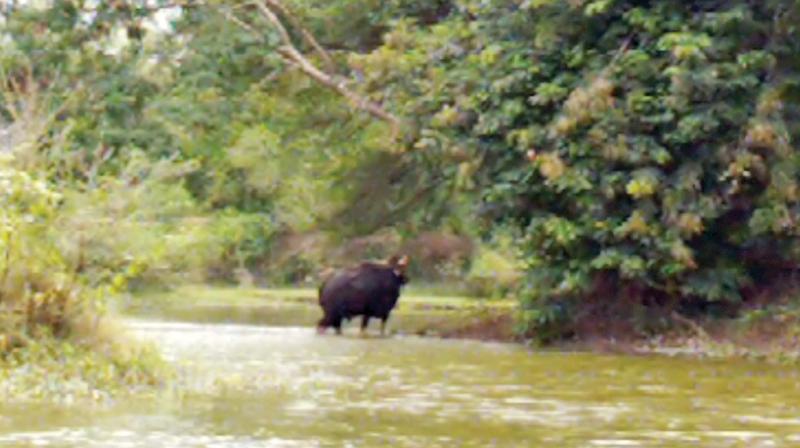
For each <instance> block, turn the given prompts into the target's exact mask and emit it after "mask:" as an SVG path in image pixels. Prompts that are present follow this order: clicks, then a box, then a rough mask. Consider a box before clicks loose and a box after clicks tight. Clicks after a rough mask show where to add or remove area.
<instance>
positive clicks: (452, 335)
mask: <svg viewBox="0 0 800 448" xmlns="http://www.w3.org/2000/svg"><path fill="white" fill-rule="evenodd" d="M316 301H317V297H316V290H315V289H312V288H242V287H235V286H215V285H184V286H179V287H176V288H175V289H173V290H170V291H163V290H161V291H142V292H138V293H135V294H131V295H129V296H127V297H126V298H123V299H122V300H119V301H117V302H119V303H120V307H121V310H120V312H121V313H122V314H123V315H131V317H139V316H141V317H147V316H162V317H166V318H175V319H178V320H184V321H192V320H195V319H198V320H199V321H207V322H213V321H228V322H239V323H250V324H258V325H278V326H280V325H300V326H303V325H313V322H315V320H316V319H317V318H318V315H319V313H320V310H319V307H318V305H317V302H316ZM515 311H516V303H515V302H514V301H512V300H508V299H480V298H471V297H463V296H440V295H431V294H425V293H424V292H420V291H413V290H412V291H409V292H407V293H405V294H404V295H403V296H401V299H400V301H399V302H398V306H397V308H396V309H395V311H394V312H393V313H392V317H391V319H390V324H389V328H390V331H392V332H394V333H397V334H409V335H416V336H423V337H436V338H444V339H468V340H477V341H484V342H506V343H517V344H521V345H527V346H531V347H533V346H535V347H539V348H542V349H546V350H548V351H551V350H556V351H567V352H591V353H598V354H617V355H630V356H648V355H649V356H666V357H690V358H695V359H747V360H755V361H763V362H769V363H785V364H800V343H798V338H797V337H796V336H794V334H793V333H794V331H795V330H797V327H791V326H790V327H787V328H786V329H785V330H784V331H782V332H775V331H772V333H771V334H769V335H768V336H767V335H763V334H756V333H757V328H755V326H753V327H752V328H750V327H745V328H744V329H743V328H741V327H742V322H741V319H728V320H716V321H711V322H695V321H690V320H688V319H682V321H679V322H678V323H679V324H681V325H679V326H676V328H674V329H673V330H671V331H670V332H668V333H664V334H659V335H655V336H650V337H637V336H632V337H629V338H625V339H615V338H613V337H604V336H596V335H595V336H589V337H583V338H573V339H570V340H565V341H558V342H554V343H552V344H548V345H544V346H542V345H538V344H535V343H533V342H532V341H531V340H529V339H525V338H523V337H520V335H519V334H518V333H517V332H516V331H515V328H514V326H515ZM687 323H691V325H688V324H687ZM357 325H358V324H357V323H354V321H351V322H350V323H349V324H348V325H347V327H350V326H357ZM373 326H374V323H373V324H371V325H370V328H373ZM798 331H800V330H798Z"/></svg>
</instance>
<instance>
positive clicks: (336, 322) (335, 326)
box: [331, 316, 342, 334]
mask: <svg viewBox="0 0 800 448" xmlns="http://www.w3.org/2000/svg"><path fill="white" fill-rule="evenodd" d="M331 326H332V327H333V329H334V330H336V334H342V317H341V316H339V317H337V318H335V319H334V320H333V324H331Z"/></svg>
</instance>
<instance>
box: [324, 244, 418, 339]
mask: <svg viewBox="0 0 800 448" xmlns="http://www.w3.org/2000/svg"><path fill="white" fill-rule="evenodd" d="M407 266H408V257H407V256H405V255H404V256H393V257H391V258H390V259H389V260H388V261H387V262H386V263H361V264H360V265H359V266H357V267H354V268H350V269H344V270H340V271H337V272H334V273H333V274H331V275H329V276H328V277H327V278H326V279H325V280H324V281H323V283H322V285H320V287H319V305H320V306H321V307H322V310H323V312H324V316H323V317H322V319H320V320H319V323H317V331H318V332H320V333H322V332H324V331H325V330H326V329H327V328H328V327H333V328H334V329H335V330H336V333H337V334H341V333H342V320H350V319H351V318H352V317H354V316H362V320H361V332H362V333H363V332H364V331H366V328H367V325H369V319H370V318H371V317H375V318H377V319H380V320H381V335H383V334H384V332H385V330H386V321H387V320H388V319H389V314H390V313H391V312H392V309H393V308H394V306H395V304H396V303H397V299H398V297H400V288H401V287H402V286H403V285H404V284H405V283H407V282H408V278H407V277H406V267H407Z"/></svg>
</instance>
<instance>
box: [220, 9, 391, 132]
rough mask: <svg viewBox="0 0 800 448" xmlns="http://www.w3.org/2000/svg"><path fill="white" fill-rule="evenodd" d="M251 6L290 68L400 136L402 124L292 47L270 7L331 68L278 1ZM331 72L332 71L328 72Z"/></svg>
mask: <svg viewBox="0 0 800 448" xmlns="http://www.w3.org/2000/svg"><path fill="white" fill-rule="evenodd" d="M252 5H254V6H255V7H256V8H257V9H258V11H259V13H260V14H261V15H262V16H263V17H264V18H265V19H266V20H267V21H268V22H269V23H270V24H271V25H272V26H273V27H274V28H275V30H276V31H277V32H278V35H279V36H280V39H281V42H282V43H283V45H282V46H281V47H280V48H279V49H278V52H279V53H280V55H281V56H282V57H283V59H284V60H285V61H286V62H288V63H289V64H290V65H292V66H294V67H296V68H298V69H299V70H300V71H301V72H303V73H304V74H305V75H306V76H308V77H309V78H311V79H313V80H314V81H316V82H318V83H319V84H321V85H323V86H325V87H327V88H329V89H331V90H333V91H335V92H336V93H338V94H339V95H341V96H343V97H344V98H345V99H346V100H347V101H348V102H349V103H350V105H351V106H352V107H354V108H356V109H358V110H361V111H364V112H366V113H368V114H370V115H372V116H373V117H375V118H378V119H379V120H382V121H385V122H387V123H389V124H390V125H391V126H392V134H393V137H396V136H398V135H399V132H400V127H401V121H400V119H399V118H397V117H396V116H395V115H393V114H392V113H390V112H389V111H387V110H386V109H384V108H383V107H382V106H381V105H380V104H378V103H376V102H374V101H371V100H370V99H369V98H367V97H366V96H363V95H361V94H359V93H357V92H355V91H353V90H351V89H350V88H348V87H347V83H346V80H345V79H342V78H341V77H339V76H337V75H336V74H334V73H329V72H326V71H324V70H322V69H320V68H318V67H317V66H316V65H315V64H314V63H313V62H311V61H310V60H309V59H308V58H307V57H306V56H305V55H303V54H302V53H301V52H300V51H299V50H298V49H297V47H296V46H295V45H294V43H293V42H292V39H291V35H290V34H289V31H288V30H287V29H286V26H285V25H284V24H283V22H282V21H281V19H280V18H279V17H278V15H277V14H276V13H275V11H273V10H272V9H270V6H271V7H273V8H274V9H275V10H277V11H279V12H280V13H281V14H282V15H284V16H285V17H286V18H287V20H289V21H290V22H292V24H295V23H296V25H294V26H296V27H297V28H298V29H299V31H300V33H301V35H303V38H304V39H305V40H306V42H307V43H308V44H309V45H310V46H311V47H312V48H314V49H315V51H316V52H317V53H318V54H320V57H321V58H322V59H323V61H326V59H327V60H329V62H325V63H326V65H328V66H329V69H332V68H333V61H332V60H331V59H330V56H329V55H328V53H327V52H326V51H325V49H324V48H322V46H321V45H320V44H319V42H318V41H317V40H316V39H315V38H314V37H313V35H311V33H310V32H308V31H307V30H305V28H302V27H301V26H300V25H299V22H297V19H296V18H295V17H294V16H293V15H291V13H290V12H289V11H288V10H286V8H285V7H284V6H283V5H282V4H281V3H280V2H278V1H277V0H264V2H262V1H256V2H253V3H252ZM222 13H223V14H224V15H225V17H226V18H228V19H229V20H230V21H231V22H233V23H235V24H236V25H237V26H239V27H241V28H242V29H244V30H246V31H248V32H250V33H251V34H253V35H255V36H257V37H258V39H259V40H260V41H261V42H264V41H265V39H264V36H263V35H262V34H261V33H259V32H258V30H256V29H255V28H253V26H252V25H250V24H248V23H246V22H244V21H243V20H241V19H239V18H238V17H236V16H235V15H234V14H233V13H232V12H230V11H225V10H222ZM331 71H332V70H331Z"/></svg>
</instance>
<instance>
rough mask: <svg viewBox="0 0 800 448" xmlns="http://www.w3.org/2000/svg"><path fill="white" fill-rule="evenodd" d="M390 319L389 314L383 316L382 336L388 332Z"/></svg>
mask: <svg viewBox="0 0 800 448" xmlns="http://www.w3.org/2000/svg"><path fill="white" fill-rule="evenodd" d="M387 320H389V316H385V317H382V318H381V336H384V335H385V334H386V321H387Z"/></svg>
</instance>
